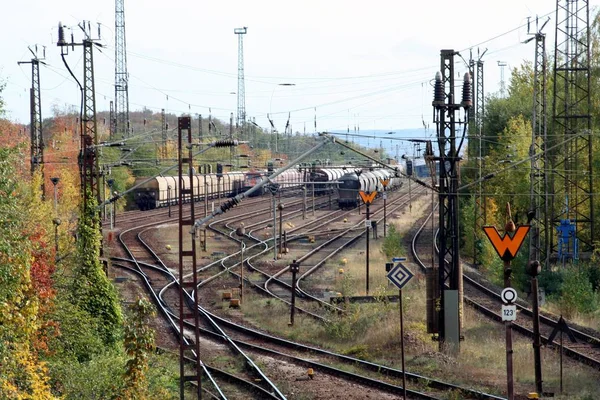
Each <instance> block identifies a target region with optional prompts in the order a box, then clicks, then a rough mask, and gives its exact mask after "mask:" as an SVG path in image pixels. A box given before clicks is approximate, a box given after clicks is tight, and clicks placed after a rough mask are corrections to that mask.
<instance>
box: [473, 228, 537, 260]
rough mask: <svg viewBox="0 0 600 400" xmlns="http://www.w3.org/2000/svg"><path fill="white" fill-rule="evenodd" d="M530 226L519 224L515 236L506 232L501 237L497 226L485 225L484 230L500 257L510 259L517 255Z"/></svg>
mask: <svg viewBox="0 0 600 400" xmlns="http://www.w3.org/2000/svg"><path fill="white" fill-rule="evenodd" d="M530 228H531V227H530V226H529V225H521V226H519V227H518V228H517V231H516V232H515V234H514V235H513V237H510V236H509V235H508V234H506V233H505V234H504V235H503V236H502V237H500V233H498V229H496V227H495V226H484V227H483V231H484V232H485V234H486V236H487V237H488V239H490V242H492V245H493V246H494V249H496V252H497V253H498V255H499V256H500V258H501V259H503V260H504V261H510V260H512V259H513V258H515V257H516V256H517V253H518V252H519V249H520V248H521V245H522V244H523V241H524V240H525V237H526V236H527V234H528V233H529V229H530Z"/></svg>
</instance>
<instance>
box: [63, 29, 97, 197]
mask: <svg viewBox="0 0 600 400" xmlns="http://www.w3.org/2000/svg"><path fill="white" fill-rule="evenodd" d="M86 22H87V25H86ZM78 26H79V28H80V29H81V30H82V31H83V34H84V39H83V41H82V42H81V43H75V41H74V39H73V34H72V33H71V42H70V43H67V41H66V40H65V32H64V28H65V27H64V26H62V25H61V24H60V23H59V25H58V42H57V46H59V47H60V48H61V57H62V59H63V62H64V63H65V65H66V66H67V69H68V70H69V72H70V73H71V74H72V72H71V69H70V68H69V66H68V64H67V63H66V60H65V58H64V56H65V55H67V54H68V53H69V47H71V49H72V50H74V49H75V46H82V47H83V86H81V85H79V86H80V89H81V91H82V93H83V110H82V111H83V112H82V115H83V118H82V119H81V141H80V143H81V150H80V153H79V174H80V177H81V196H82V198H83V204H84V205H85V204H86V203H87V200H88V192H89V195H92V196H94V195H95V196H96V199H97V200H98V203H100V200H101V197H100V185H99V184H98V183H99V180H100V179H99V178H100V175H99V172H100V168H99V160H98V129H97V124H96V93H95V88H94V58H93V57H94V51H93V50H94V46H98V47H102V45H101V44H100V43H97V41H98V40H100V25H98V37H97V38H96V39H92V33H91V25H90V22H89V21H83V23H81V24H79V25H78ZM73 78H74V79H75V80H76V81H77V78H75V76H74V75H73ZM77 82H78V83H79V81H77Z"/></svg>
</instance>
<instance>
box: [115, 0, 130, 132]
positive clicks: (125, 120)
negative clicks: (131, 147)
mask: <svg viewBox="0 0 600 400" xmlns="http://www.w3.org/2000/svg"><path fill="white" fill-rule="evenodd" d="M125 43H126V41H125V0H115V116H116V130H115V133H117V134H120V135H122V136H123V137H125V136H129V134H130V129H129V85H128V80H129V75H128V74H127V49H126V46H125Z"/></svg>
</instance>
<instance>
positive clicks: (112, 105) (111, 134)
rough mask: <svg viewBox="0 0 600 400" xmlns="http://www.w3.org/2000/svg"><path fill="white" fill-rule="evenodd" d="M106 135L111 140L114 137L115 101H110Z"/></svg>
mask: <svg viewBox="0 0 600 400" xmlns="http://www.w3.org/2000/svg"><path fill="white" fill-rule="evenodd" d="M108 137H109V138H110V140H113V139H114V137H115V103H114V102H113V101H112V100H111V101H110V112H109V114H108Z"/></svg>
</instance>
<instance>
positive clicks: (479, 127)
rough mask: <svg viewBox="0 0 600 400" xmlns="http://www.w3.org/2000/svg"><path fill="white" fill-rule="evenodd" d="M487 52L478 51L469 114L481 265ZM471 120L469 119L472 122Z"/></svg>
mask: <svg viewBox="0 0 600 400" xmlns="http://www.w3.org/2000/svg"><path fill="white" fill-rule="evenodd" d="M486 52H487V49H485V50H484V52H483V53H481V54H479V50H477V56H478V59H477V63H476V65H477V67H476V72H477V77H476V85H475V112H474V113H469V115H470V114H474V115H475V118H474V120H475V131H476V136H477V140H478V145H477V149H478V155H477V180H478V181H479V184H478V185H477V194H476V196H475V235H474V241H473V245H474V246H475V248H474V250H473V258H474V262H475V264H479V263H480V262H481V260H480V258H479V252H480V251H479V249H480V248H481V246H483V244H482V241H483V236H482V234H483V226H484V225H485V223H486V220H487V215H486V214H487V212H486V211H487V209H486V196H485V195H484V193H483V180H482V178H483V165H484V158H483V157H484V155H485V154H486V151H485V150H484V147H483V143H484V142H483V131H484V129H483V118H484V112H485V92H484V90H483V89H484V87H483V60H482V58H483V56H484V54H485V53H486ZM470 120H471V119H469V121H470Z"/></svg>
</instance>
